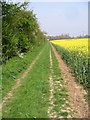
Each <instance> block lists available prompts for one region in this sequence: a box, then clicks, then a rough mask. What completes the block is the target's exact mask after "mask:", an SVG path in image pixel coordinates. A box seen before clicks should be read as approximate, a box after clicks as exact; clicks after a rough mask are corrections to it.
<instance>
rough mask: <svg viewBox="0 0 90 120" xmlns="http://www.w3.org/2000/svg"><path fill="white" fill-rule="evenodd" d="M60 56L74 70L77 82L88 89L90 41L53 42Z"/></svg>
mask: <svg viewBox="0 0 90 120" xmlns="http://www.w3.org/2000/svg"><path fill="white" fill-rule="evenodd" d="M52 43H53V44H54V46H55V47H56V49H57V51H58V52H59V54H61V56H62V58H63V59H64V60H65V61H66V63H67V64H68V65H69V66H70V67H71V68H72V70H73V73H74V75H75V76H76V78H77V81H78V82H79V83H80V84H83V86H84V87H85V88H86V89H87V88H88V87H89V86H90V82H89V77H88V59H89V56H88V39H87V38H84V39H69V40H55V41H52Z"/></svg>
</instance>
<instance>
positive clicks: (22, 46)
mask: <svg viewBox="0 0 90 120" xmlns="http://www.w3.org/2000/svg"><path fill="white" fill-rule="evenodd" d="M1 4H2V21H3V22H2V51H3V54H2V58H3V61H6V60H8V59H9V58H11V57H13V56H16V55H19V54H20V53H22V52H27V51H29V50H32V49H33V48H34V46H38V45H41V44H43V43H44V42H45V40H46V38H45V35H44V34H43V32H42V31H41V30H40V27H39V24H38V21H37V18H36V16H35V14H34V13H33V11H32V10H27V5H28V3H27V2H24V3H23V4H20V3H17V4H14V3H7V2H1Z"/></svg>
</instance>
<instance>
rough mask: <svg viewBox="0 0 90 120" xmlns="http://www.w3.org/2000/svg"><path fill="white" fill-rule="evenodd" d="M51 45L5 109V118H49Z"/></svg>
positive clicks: (47, 46)
mask: <svg viewBox="0 0 90 120" xmlns="http://www.w3.org/2000/svg"><path fill="white" fill-rule="evenodd" d="M49 51H50V47H49V44H48V45H46V47H45V49H44V51H43V52H42V54H41V55H40V57H39V59H38V60H37V62H36V63H35V64H34V66H33V68H32V70H31V71H30V72H29V73H28V75H27V77H26V78H25V79H23V81H22V83H21V86H20V87H19V88H17V90H16V91H15V93H14V95H13V97H12V98H11V99H10V100H9V101H8V103H7V104H6V105H5V106H4V107H3V118H47V117H48V114H47V109H48V98H49V80H48V78H49V73H50V62H49V53H50V52H49Z"/></svg>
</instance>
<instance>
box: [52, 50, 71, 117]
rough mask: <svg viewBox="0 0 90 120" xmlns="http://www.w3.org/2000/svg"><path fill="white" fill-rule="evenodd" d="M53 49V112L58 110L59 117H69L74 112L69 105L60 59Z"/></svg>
mask: <svg viewBox="0 0 90 120" xmlns="http://www.w3.org/2000/svg"><path fill="white" fill-rule="evenodd" d="M51 51H52V59H53V61H52V62H53V79H54V91H55V93H54V99H55V100H54V106H53V112H56V114H57V117H58V118H67V117H71V116H72V112H71V109H70V106H69V103H68V102H69V100H68V94H67V88H66V87H65V82H64V79H63V78H62V72H61V70H60V69H59V66H58V61H57V59H56V57H55V54H54V52H53V50H52V49H51Z"/></svg>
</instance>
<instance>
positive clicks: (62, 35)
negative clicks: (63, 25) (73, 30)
mask: <svg viewBox="0 0 90 120" xmlns="http://www.w3.org/2000/svg"><path fill="white" fill-rule="evenodd" d="M88 37H89V36H88V35H80V36H76V37H71V36H70V35H69V34H61V35H59V36H47V39H49V40H60V39H73V38H88Z"/></svg>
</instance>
